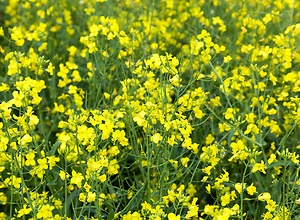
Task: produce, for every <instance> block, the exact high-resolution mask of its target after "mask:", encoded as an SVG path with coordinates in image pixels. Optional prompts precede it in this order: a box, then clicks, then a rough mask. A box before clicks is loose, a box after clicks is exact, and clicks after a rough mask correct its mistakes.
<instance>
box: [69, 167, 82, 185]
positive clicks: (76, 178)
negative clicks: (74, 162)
mask: <svg viewBox="0 0 300 220" xmlns="http://www.w3.org/2000/svg"><path fill="white" fill-rule="evenodd" d="M82 180H84V177H83V175H82V174H81V173H77V172H76V171H75V170H72V178H71V181H70V183H71V184H75V185H77V187H78V188H81V186H82V185H81V182H82Z"/></svg>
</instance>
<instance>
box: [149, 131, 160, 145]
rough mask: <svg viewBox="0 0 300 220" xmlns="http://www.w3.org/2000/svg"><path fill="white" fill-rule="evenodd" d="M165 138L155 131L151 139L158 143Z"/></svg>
mask: <svg viewBox="0 0 300 220" xmlns="http://www.w3.org/2000/svg"><path fill="white" fill-rule="evenodd" d="M162 139H163V137H162V136H161V135H160V134H159V133H155V134H154V135H153V136H152V137H151V140H152V141H153V142H154V143H155V144H158V142H160V141H161V140H162Z"/></svg>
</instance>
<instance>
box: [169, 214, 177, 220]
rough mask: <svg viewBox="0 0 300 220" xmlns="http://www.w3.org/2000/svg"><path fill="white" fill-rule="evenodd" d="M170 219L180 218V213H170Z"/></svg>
mask: <svg viewBox="0 0 300 220" xmlns="http://www.w3.org/2000/svg"><path fill="white" fill-rule="evenodd" d="M168 220H180V215H176V214H174V213H169V214H168Z"/></svg>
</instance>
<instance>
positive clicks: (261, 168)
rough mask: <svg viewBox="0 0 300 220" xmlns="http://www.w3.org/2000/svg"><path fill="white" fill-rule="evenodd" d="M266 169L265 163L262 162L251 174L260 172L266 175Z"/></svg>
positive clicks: (257, 164)
mask: <svg viewBox="0 0 300 220" xmlns="http://www.w3.org/2000/svg"><path fill="white" fill-rule="evenodd" d="M266 168H267V166H266V165H265V163H264V162H263V161H261V162H260V163H255V164H254V165H253V167H252V170H251V172H252V173H255V172H257V171H260V172H262V173H263V174H266Z"/></svg>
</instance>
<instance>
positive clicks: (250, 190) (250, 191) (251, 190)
mask: <svg viewBox="0 0 300 220" xmlns="http://www.w3.org/2000/svg"><path fill="white" fill-rule="evenodd" d="M247 193H248V194H249V195H251V196H252V195H254V193H256V187H255V186H253V183H252V184H251V185H250V186H248V187H247Z"/></svg>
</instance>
